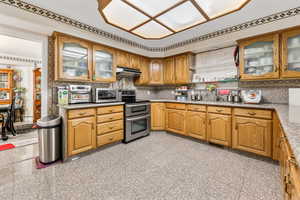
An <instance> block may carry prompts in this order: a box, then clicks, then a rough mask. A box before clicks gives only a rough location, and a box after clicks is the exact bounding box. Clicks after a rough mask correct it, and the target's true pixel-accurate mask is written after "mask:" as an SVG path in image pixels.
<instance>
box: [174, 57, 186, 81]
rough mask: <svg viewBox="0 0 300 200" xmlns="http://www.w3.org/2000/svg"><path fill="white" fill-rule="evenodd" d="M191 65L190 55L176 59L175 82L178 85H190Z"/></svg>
mask: <svg viewBox="0 0 300 200" xmlns="http://www.w3.org/2000/svg"><path fill="white" fill-rule="evenodd" d="M189 65H190V63H189V56H188V55H180V56H176V57H175V82H176V83H177V84H188V83H190V66H189Z"/></svg>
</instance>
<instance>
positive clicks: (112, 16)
mask: <svg viewBox="0 0 300 200" xmlns="http://www.w3.org/2000/svg"><path fill="white" fill-rule="evenodd" d="M98 1H99V11H100V13H101V15H102V16H103V18H104V20H105V21H106V22H107V23H109V24H111V25H113V26H116V27H118V28H121V29H123V30H125V31H128V32H130V33H132V34H134V35H137V36H139V37H142V38H144V39H161V38H164V37H167V36H170V35H172V34H175V33H178V32H180V31H183V30H186V29H189V28H192V27H194V26H197V25H199V24H202V23H206V22H208V21H210V20H213V19H216V18H219V17H222V16H224V15H228V14H230V13H232V12H236V11H238V10H240V9H241V8H243V7H244V6H245V5H246V4H247V3H248V2H250V1H251V0H98Z"/></svg>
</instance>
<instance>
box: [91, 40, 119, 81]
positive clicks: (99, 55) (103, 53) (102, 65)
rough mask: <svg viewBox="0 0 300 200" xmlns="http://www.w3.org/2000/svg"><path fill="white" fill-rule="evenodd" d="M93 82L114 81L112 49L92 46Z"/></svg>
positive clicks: (113, 53)
mask: <svg viewBox="0 0 300 200" xmlns="http://www.w3.org/2000/svg"><path fill="white" fill-rule="evenodd" d="M93 80H94V81H99V82H115V81H116V65H115V52H114V50H113V49H110V48H107V47H104V46H100V45H94V46H93Z"/></svg>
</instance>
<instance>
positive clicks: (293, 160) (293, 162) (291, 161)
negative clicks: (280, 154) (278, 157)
mask: <svg viewBox="0 0 300 200" xmlns="http://www.w3.org/2000/svg"><path fill="white" fill-rule="evenodd" d="M289 163H290V164H292V165H294V166H295V167H297V166H298V163H297V162H296V160H295V159H294V158H291V159H289Z"/></svg>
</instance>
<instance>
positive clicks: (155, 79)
mask: <svg viewBox="0 0 300 200" xmlns="http://www.w3.org/2000/svg"><path fill="white" fill-rule="evenodd" d="M163 75H164V74H163V60H162V59H153V60H151V62H150V72H149V77H150V81H149V84H150V85H162V84H164V77H163Z"/></svg>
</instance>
